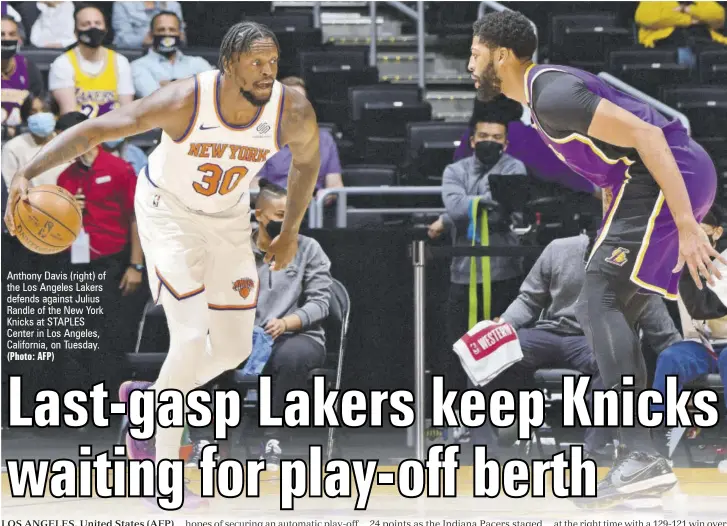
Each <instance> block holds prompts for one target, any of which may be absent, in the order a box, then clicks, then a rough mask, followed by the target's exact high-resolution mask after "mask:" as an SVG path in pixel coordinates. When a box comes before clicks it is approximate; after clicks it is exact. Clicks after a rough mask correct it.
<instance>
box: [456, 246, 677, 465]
mask: <svg viewBox="0 0 727 526" xmlns="http://www.w3.org/2000/svg"><path fill="white" fill-rule="evenodd" d="M594 237H595V236H588V235H585V234H582V235H580V236H575V237H569V238H564V239H556V240H555V241H553V242H551V243H550V244H549V245H548V246H546V247H545V250H544V251H543V253H542V254H541V255H540V257H539V258H538V260H537V261H536V262H535V265H534V266H533V268H532V269H531V270H530V272H529V273H528V276H527V277H526V278H525V281H524V282H523V284H522V286H521V287H520V294H519V295H518V296H517V298H516V299H515V301H513V302H512V304H511V305H510V306H509V307H507V309H506V310H505V312H504V313H503V314H502V316H501V318H500V319H501V320H504V321H507V322H508V323H510V324H511V325H512V326H513V328H514V329H515V330H516V331H517V335H518V339H519V340H520V346H521V347H522V352H523V359H522V360H521V361H520V362H518V363H516V364H514V365H513V366H511V367H510V368H509V369H507V370H506V371H505V372H504V373H502V374H501V375H500V376H498V377H497V378H495V379H494V380H493V381H492V382H491V383H490V384H488V385H486V386H485V387H484V389H486V390H487V391H488V392H489V391H494V390H495V389H502V388H505V389H507V388H512V386H518V389H526V388H528V386H529V385H531V384H532V380H533V373H534V372H535V371H536V370H537V369H543V368H568V369H574V370H576V371H580V372H581V373H584V374H587V375H591V376H596V377H597V375H598V365H597V363H596V357H595V354H594V353H593V350H592V349H591V348H590V347H589V345H588V341H587V339H586V336H585V335H584V333H583V329H582V328H581V326H580V324H579V323H578V321H577V320H576V313H575V305H576V301H577V299H578V295H579V294H580V291H581V288H582V285H583V282H584V280H585V262H586V260H587V258H588V254H590V252H591V248H592V246H593V243H594ZM495 321H498V320H495ZM637 326H638V327H639V328H640V329H641V330H642V331H643V337H642V340H643V341H644V343H646V345H647V346H648V348H649V349H650V350H652V351H654V352H656V353H659V352H661V351H662V350H663V349H665V348H666V347H668V346H669V345H672V344H675V343H676V342H678V341H680V340H681V336H680V334H679V332H678V331H677V329H676V327H675V326H674V322H673V321H672V319H671V316H670V315H669V312H668V311H667V308H666V305H665V303H664V301H663V300H662V299H661V298H659V297H657V296H651V297H650V298H649V301H648V302H647V304H646V307H645V308H644V311H643V312H642V313H641V315H640V317H639V319H638V322H637ZM453 354H454V353H453ZM594 383H595V384H596V386H598V384H599V383H600V380H598V379H597V378H594V380H593V381H592V383H591V386H592V387H593V386H594V385H593V384H594ZM601 388H602V386H601ZM604 431H605V430H604V429H601V428H589V429H587V430H586V452H587V453H588V454H589V455H590V456H591V457H592V458H594V459H596V460H601V459H603V460H605V459H604V458H603V457H602V455H603V451H604V446H605V445H606V442H607V441H608V439H609V438H610V433H605V432H604ZM472 436H473V438H474V439H475V440H474V442H475V443H478V444H479V443H486V444H487V445H488V446H490V445H492V446H493V447H494V448H496V447H497V443H496V440H495V439H494V437H493V435H492V428H488V427H487V426H485V427H483V428H480V429H478V430H472ZM487 454H488V457H489V456H490V447H488V451H487Z"/></svg>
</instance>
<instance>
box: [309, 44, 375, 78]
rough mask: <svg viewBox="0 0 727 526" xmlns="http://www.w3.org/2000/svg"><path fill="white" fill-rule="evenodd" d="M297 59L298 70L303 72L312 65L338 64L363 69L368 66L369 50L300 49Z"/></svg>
mask: <svg viewBox="0 0 727 526" xmlns="http://www.w3.org/2000/svg"><path fill="white" fill-rule="evenodd" d="M298 60H299V62H300V71H301V72H302V73H303V74H305V73H306V72H308V71H310V70H311V69H312V68H313V66H328V67H335V66H340V68H341V69H364V68H367V67H369V51H368V49H366V48H354V49H346V50H338V49H326V50H323V51H301V53H300V54H299V55H298Z"/></svg>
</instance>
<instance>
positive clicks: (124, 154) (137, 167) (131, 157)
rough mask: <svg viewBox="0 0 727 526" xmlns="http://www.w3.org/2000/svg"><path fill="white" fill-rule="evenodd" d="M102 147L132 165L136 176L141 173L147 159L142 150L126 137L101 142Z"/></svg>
mask: <svg viewBox="0 0 727 526" xmlns="http://www.w3.org/2000/svg"><path fill="white" fill-rule="evenodd" d="M103 149H104V150H106V151H107V152H109V153H110V154H111V155H115V156H116V157H121V158H122V159H123V160H124V161H126V162H127V163H129V164H130V165H131V166H133V167H134V171H135V172H136V175H137V176H138V175H139V173H141V169H142V168H144V167H145V166H146V164H147V161H148V158H147V156H146V154H145V153H144V150H142V149H141V148H139V147H138V146H137V145H135V144H131V143H130V142H129V139H128V138H126V139H116V140H115V141H107V142H105V143H103Z"/></svg>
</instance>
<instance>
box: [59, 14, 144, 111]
mask: <svg viewBox="0 0 727 526" xmlns="http://www.w3.org/2000/svg"><path fill="white" fill-rule="evenodd" d="M75 31H76V36H77V38H78V45H76V46H75V47H73V48H72V49H70V50H68V51H66V52H65V53H63V54H62V55H61V56H59V57H58V58H57V59H55V60H54V61H53V64H51V67H50V72H49V74H48V88H49V89H50V90H51V92H52V93H53V96H54V97H55V99H56V100H57V101H58V105H59V106H60V108H61V115H63V114H66V113H70V112H72V111H80V112H82V113H84V114H85V115H86V116H87V117H97V116H99V115H103V114H104V113H108V112H109V111H111V110H113V109H115V108H117V107H119V106H120V105H124V104H129V103H130V102H131V101H132V100H134V82H133V80H132V78H131V66H130V65H129V61H128V60H127V59H126V57H124V56H123V55H120V54H119V53H116V52H115V51H112V50H110V49H108V48H106V47H104V46H102V45H101V43H102V42H103V39H104V37H105V36H106V20H105V19H104V16H103V13H102V12H101V10H100V9H99V8H97V7H95V6H90V5H81V6H78V7H77V9H76V13H75Z"/></svg>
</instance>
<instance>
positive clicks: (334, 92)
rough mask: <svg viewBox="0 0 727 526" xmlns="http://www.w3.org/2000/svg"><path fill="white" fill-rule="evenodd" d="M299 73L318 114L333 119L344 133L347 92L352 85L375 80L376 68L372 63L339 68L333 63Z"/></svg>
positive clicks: (347, 114)
mask: <svg viewBox="0 0 727 526" xmlns="http://www.w3.org/2000/svg"><path fill="white" fill-rule="evenodd" d="M302 75H303V79H304V80H305V82H306V89H307V91H308V94H309V97H310V98H311V100H312V101H313V106H314V107H315V109H316V114H317V115H318V118H319V119H321V120H325V121H328V122H333V123H335V124H336V125H337V126H338V127H339V128H340V129H341V130H342V131H343V133H344V135H351V133H352V128H351V112H350V111H349V102H348V93H349V92H350V90H351V89H352V88H354V87H359V86H362V85H364V86H365V85H371V84H372V83H376V82H378V80H379V70H378V69H377V68H371V67H365V68H363V69H341V68H340V67H336V66H334V67H328V66H312V67H311V70H310V71H308V72H307V73H303V74H302Z"/></svg>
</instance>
